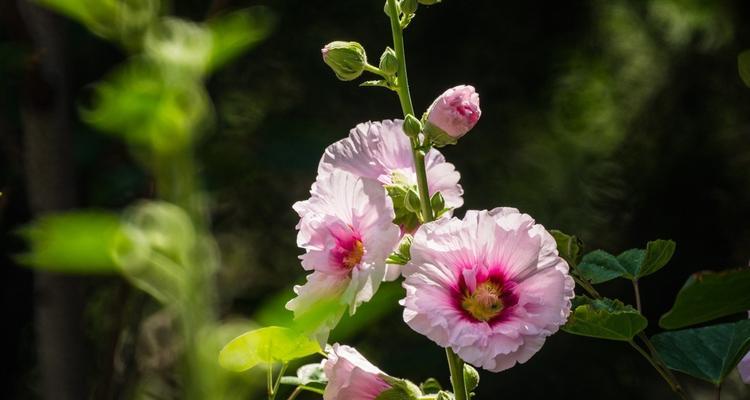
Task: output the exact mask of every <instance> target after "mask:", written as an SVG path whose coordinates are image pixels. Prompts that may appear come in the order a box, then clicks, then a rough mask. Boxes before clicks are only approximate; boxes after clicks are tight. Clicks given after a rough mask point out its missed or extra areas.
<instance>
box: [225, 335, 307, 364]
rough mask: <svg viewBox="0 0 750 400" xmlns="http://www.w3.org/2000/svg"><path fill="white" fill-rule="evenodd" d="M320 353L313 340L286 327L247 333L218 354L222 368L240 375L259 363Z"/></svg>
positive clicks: (285, 360) (286, 360) (289, 359)
mask: <svg viewBox="0 0 750 400" xmlns="http://www.w3.org/2000/svg"><path fill="white" fill-rule="evenodd" d="M319 351H320V346H319V345H318V343H317V342H316V341H314V340H311V339H310V338H308V337H307V336H305V335H303V334H301V333H299V332H297V331H294V330H292V329H289V328H284V327H280V326H269V327H265V328H260V329H256V330H253V331H250V332H246V333H244V334H242V335H240V336H238V337H236V338H235V339H233V340H232V341H231V342H229V343H227V345H226V346H224V348H223V349H221V352H220V353H219V363H220V364H221V366H222V367H224V368H226V369H229V370H232V371H236V372H242V371H245V370H248V369H250V368H252V367H254V366H256V365H257V364H260V363H267V364H270V363H274V362H288V361H291V360H294V359H297V358H301V357H305V356H308V355H310V354H313V353H316V352H319Z"/></svg>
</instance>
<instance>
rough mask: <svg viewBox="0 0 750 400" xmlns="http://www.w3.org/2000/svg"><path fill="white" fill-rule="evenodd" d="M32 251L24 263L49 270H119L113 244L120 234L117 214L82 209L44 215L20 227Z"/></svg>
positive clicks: (109, 271)
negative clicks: (114, 256) (114, 258)
mask: <svg viewBox="0 0 750 400" xmlns="http://www.w3.org/2000/svg"><path fill="white" fill-rule="evenodd" d="M20 234H21V235H22V236H23V237H24V238H26V239H27V240H28V242H29V246H30V250H29V252H28V253H26V254H22V255H20V256H19V259H20V261H21V262H22V263H24V264H28V265H30V266H33V267H35V268H39V269H45V270H49V271H56V272H64V273H76V274H96V273H113V272H117V270H116V265H115V262H114V260H113V258H112V253H111V252H112V246H113V243H114V241H115V240H116V238H117V237H118V236H119V235H120V234H121V226H120V218H119V217H118V216H117V215H116V214H114V213H108V212H92V211H80V212H69V213H64V214H54V215H48V216H44V217H41V218H39V219H37V220H36V221H34V222H32V223H31V224H30V225H28V226H26V227H24V228H23V229H21V231H20Z"/></svg>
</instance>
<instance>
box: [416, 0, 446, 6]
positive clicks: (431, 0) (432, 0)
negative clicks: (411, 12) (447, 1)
mask: <svg viewBox="0 0 750 400" xmlns="http://www.w3.org/2000/svg"><path fill="white" fill-rule="evenodd" d="M442 2H443V0H419V4H424V5H426V6H431V5H435V4H437V3H442Z"/></svg>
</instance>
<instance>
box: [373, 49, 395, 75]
mask: <svg viewBox="0 0 750 400" xmlns="http://www.w3.org/2000/svg"><path fill="white" fill-rule="evenodd" d="M378 68H380V70H381V71H383V72H385V73H386V74H388V75H395V74H396V72H398V57H396V52H395V51H393V49H392V48H390V47H386V48H385V51H383V55H382V56H380V65H378Z"/></svg>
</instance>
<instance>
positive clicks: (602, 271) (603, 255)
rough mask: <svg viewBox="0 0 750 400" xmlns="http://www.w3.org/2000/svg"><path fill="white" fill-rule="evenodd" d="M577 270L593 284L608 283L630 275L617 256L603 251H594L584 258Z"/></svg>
mask: <svg viewBox="0 0 750 400" xmlns="http://www.w3.org/2000/svg"><path fill="white" fill-rule="evenodd" d="M577 270H578V272H579V274H580V275H581V277H583V278H584V279H587V280H589V281H591V283H602V282H607V281H610V280H612V279H615V278H619V277H621V276H626V275H627V274H628V271H627V270H626V269H625V268H624V267H623V266H622V265H621V264H620V262H619V261H618V260H617V258H616V257H615V256H613V255H612V254H609V253H607V252H606V251H602V250H594V251H592V252H591V253H588V254H586V255H585V256H583V258H582V259H581V263H580V264H579V265H578V268H577Z"/></svg>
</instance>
